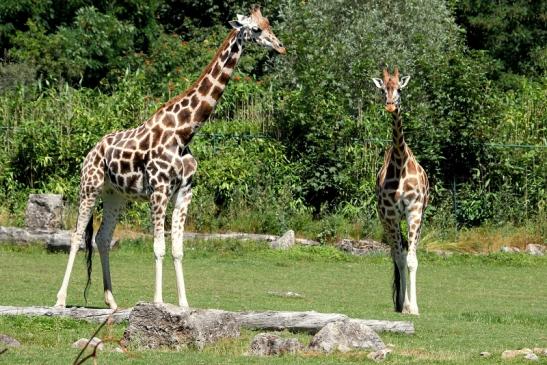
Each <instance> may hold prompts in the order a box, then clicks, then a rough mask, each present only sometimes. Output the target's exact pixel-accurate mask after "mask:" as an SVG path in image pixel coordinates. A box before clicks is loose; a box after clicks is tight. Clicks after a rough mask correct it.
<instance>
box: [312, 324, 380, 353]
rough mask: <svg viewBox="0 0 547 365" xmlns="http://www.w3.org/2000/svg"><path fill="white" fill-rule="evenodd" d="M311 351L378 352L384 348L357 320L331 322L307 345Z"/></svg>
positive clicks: (370, 331)
mask: <svg viewBox="0 0 547 365" xmlns="http://www.w3.org/2000/svg"><path fill="white" fill-rule="evenodd" d="M309 348H310V350H312V351H321V352H327V353H329V352H332V351H335V350H338V351H341V352H348V351H350V350H353V349H362V350H373V351H378V350H382V349H385V348H386V346H385V345H384V342H383V341H382V339H381V338H380V337H379V336H378V335H377V334H376V332H374V331H373V330H372V329H371V328H370V327H369V326H367V325H365V324H363V323H361V322H360V321H359V320H352V319H350V320H346V321H337V322H331V323H329V324H327V325H326V326H325V327H323V328H322V329H321V330H320V331H319V332H317V333H316V334H315V336H314V337H313V339H312V340H311V342H310V345H309Z"/></svg>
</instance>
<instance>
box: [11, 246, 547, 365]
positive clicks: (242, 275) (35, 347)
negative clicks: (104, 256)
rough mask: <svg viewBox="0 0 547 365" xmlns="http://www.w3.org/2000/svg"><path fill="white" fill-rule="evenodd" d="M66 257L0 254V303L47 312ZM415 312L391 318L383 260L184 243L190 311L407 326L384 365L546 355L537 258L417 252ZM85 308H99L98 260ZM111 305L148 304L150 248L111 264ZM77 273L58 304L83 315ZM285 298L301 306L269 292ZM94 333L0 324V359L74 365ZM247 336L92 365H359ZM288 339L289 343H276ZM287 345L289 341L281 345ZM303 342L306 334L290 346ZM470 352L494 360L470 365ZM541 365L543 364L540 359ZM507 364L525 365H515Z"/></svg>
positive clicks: (168, 288)
mask: <svg viewBox="0 0 547 365" xmlns="http://www.w3.org/2000/svg"><path fill="white" fill-rule="evenodd" d="M66 259H67V256H66V254H62V253H47V252H46V251H45V250H43V249H42V248H41V247H37V246H30V247H24V248H19V247H14V246H2V247H0V282H1V283H2V285H1V286H0V304H1V305H20V306H27V305H52V304H54V302H55V295H56V292H57V290H58V287H59V285H60V283H61V279H62V275H63V272H64V269H65V265H66ZM419 259H420V267H419V269H418V301H419V305H420V311H421V316H420V317H417V318H415V317H407V316H402V315H399V314H397V313H394V312H393V311H392V306H391V299H390V298H391V296H390V295H391V292H390V281H391V263H390V260H389V258H388V257H386V256H369V257H364V258H357V257H351V256H347V255H345V254H343V253H340V252H338V251H337V250H336V249H334V248H332V247H313V248H306V247H295V248H293V249H291V250H289V251H286V252H278V251H272V250H270V249H268V248H266V245H263V244H256V243H242V242H238V241H229V242H226V241H224V242H210V241H207V242H191V241H189V242H188V243H187V244H186V248H185V258H184V270H185V276H186V284H187V290H188V299H189V301H190V303H191V305H192V306H195V307H202V308H221V309H226V310H250V309H253V310H268V309H269V310H299V311H304V310H316V311H320V312H337V313H344V314H347V315H349V316H351V317H356V318H368V319H392V320H401V319H402V320H411V321H413V322H414V324H415V327H416V334H415V335H413V336H405V335H398V334H382V335H381V337H382V338H383V340H384V341H385V342H386V343H392V344H394V345H395V351H394V353H393V354H392V356H391V357H390V358H389V359H388V360H387V361H386V362H385V363H386V364H423V363H426V364H435V363H443V364H445V363H448V364H469V363H497V362H499V363H501V360H500V354H501V352H502V351H504V350H506V349H518V348H522V347H530V348H533V347H547V332H546V331H545V329H546V328H547V300H546V299H547V287H546V286H545V278H546V277H547V258H546V257H531V256H526V255H516V254H513V255H509V254H493V255H486V256H471V255H454V256H452V257H449V258H441V257H438V256H435V255H431V254H426V253H422V252H420V254H419ZM94 264H95V266H94V269H95V270H94V273H93V284H92V288H91V291H90V301H89V303H88V306H98V307H103V306H104V304H103V302H102V280H101V276H100V264H99V260H98V256H96V257H95V261H94ZM165 266H166V268H165V271H164V299H165V300H166V301H167V302H170V303H175V302H176V299H175V282H174V273H173V270H172V269H171V265H170V259H169V258H168V259H167V262H166V265H165ZM111 267H112V276H113V284H114V293H115V295H116V300H117V302H118V304H119V305H120V306H121V307H129V306H132V305H134V304H135V303H136V302H138V301H150V300H151V299H152V296H153V281H154V271H153V270H154V260H153V254H152V247H151V244H150V242H149V241H145V240H136V241H125V242H123V243H122V247H121V248H120V249H118V250H115V251H114V252H113V253H112V254H111ZM84 285H85V269H84V263H83V255H82V254H80V255H79V256H78V259H77V262H76V265H75V270H74V273H73V278H72V281H71V285H70V287H69V297H68V304H69V305H76V306H83V305H84V301H83V296H82V292H83V288H84ZM281 291H295V292H298V293H300V294H302V295H303V296H304V298H284V297H280V296H276V295H272V294H270V293H269V292H281ZM95 328H96V326H95V325H92V324H88V323H83V322H78V321H73V320H68V319H52V318H26V317H0V333H5V334H9V335H11V336H13V337H15V338H17V339H18V340H19V341H20V342H21V343H22V347H21V348H19V349H9V350H8V351H7V352H6V353H4V354H2V355H0V363H6V364H8V363H9V364H31V363H32V364H34V363H44V364H67V363H71V362H72V361H73V360H74V359H75V358H76V355H77V352H78V351H77V350H75V349H72V348H70V345H71V344H72V342H74V341H75V340H77V339H78V338H81V337H87V336H89V335H91V333H93V331H94V329H95ZM123 330H124V325H123V324H122V325H115V326H112V327H110V328H106V329H103V331H102V332H101V334H100V335H99V336H100V337H101V336H102V337H103V338H104V337H105V336H108V335H109V336H111V337H112V338H119V337H121V335H122V333H123ZM255 334H256V332H252V331H243V332H242V336H241V338H239V339H236V340H228V341H223V342H221V343H218V344H215V345H212V346H208V347H206V348H205V350H204V351H202V352H197V351H195V350H185V351H182V352H174V351H167V350H162V351H138V350H132V351H131V352H130V353H129V354H119V353H114V352H111V351H109V349H111V348H113V347H114V346H115V345H114V344H113V343H112V344H110V343H109V344H107V350H106V351H104V352H102V353H100V355H99V364H117V363H132V364H150V363H188V364H221V363H222V364H285V363H294V364H338V363H363V362H369V363H370V360H368V359H367V358H366V353H365V352H352V353H349V354H333V355H314V354H302V355H298V356H284V357H280V358H273V359H270V358H269V359H262V358H252V357H247V356H244V355H243V354H244V352H245V351H246V350H247V347H248V344H249V343H250V340H251V339H252V337H253V336H254V335H255ZM284 335H286V336H289V335H291V334H284ZM291 336H292V335H291ZM299 337H300V339H301V340H303V341H309V339H310V337H309V336H307V335H299ZM481 351H489V352H492V353H493V354H494V355H493V357H492V358H491V359H488V360H485V359H481V358H479V353H480V352H481ZM542 361H544V362H545V359H542ZM510 363H511V364H518V363H525V362H524V360H516V361H511V362H510Z"/></svg>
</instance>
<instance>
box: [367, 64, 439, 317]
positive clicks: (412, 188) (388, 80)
mask: <svg viewBox="0 0 547 365" xmlns="http://www.w3.org/2000/svg"><path fill="white" fill-rule="evenodd" d="M383 76H384V77H383V79H377V78H373V79H372V80H373V82H374V84H375V85H376V87H378V88H379V89H381V90H382V92H383V94H384V99H385V109H386V110H387V111H388V112H390V113H391V114H392V116H393V134H392V145H391V146H390V147H389V148H388V149H387V151H386V153H385V156H384V164H383V166H382V168H381V169H380V171H379V173H378V176H377V179H376V196H377V200H378V215H379V217H380V221H381V222H382V226H383V228H384V236H385V238H386V239H387V241H388V243H389V244H390V246H391V257H392V260H393V273H394V275H393V276H394V278H393V301H394V305H395V310H396V311H397V312H403V313H409V314H414V315H418V314H419V310H418V301H417V297H416V272H417V270H418V258H417V256H416V250H417V247H418V241H419V238H420V232H421V227H422V222H423V214H424V210H425V208H426V207H427V203H428V200H429V182H428V179H427V174H426V173H425V171H424V169H423V168H422V166H420V164H419V163H418V161H417V160H416V158H415V157H414V154H413V153H412V151H411V149H410V147H409V146H408V145H407V144H406V142H405V139H404V135H403V125H402V115H401V109H400V106H401V94H400V91H401V89H403V88H404V87H405V86H406V85H407V84H408V82H409V80H410V77H409V76H405V77H401V78H400V79H399V70H398V68H397V66H395V70H394V73H393V75H391V74H390V73H389V71H388V70H387V68H386V69H384V75H383ZM403 220H406V222H407V225H408V228H407V231H408V232H407V237H406V238H405V237H403V234H402V231H401V222H402V221H403ZM407 274H408V283H407Z"/></svg>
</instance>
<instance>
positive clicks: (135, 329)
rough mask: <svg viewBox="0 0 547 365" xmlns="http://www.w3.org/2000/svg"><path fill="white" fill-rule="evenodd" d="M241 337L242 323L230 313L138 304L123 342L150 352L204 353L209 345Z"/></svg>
mask: <svg viewBox="0 0 547 365" xmlns="http://www.w3.org/2000/svg"><path fill="white" fill-rule="evenodd" d="M239 335H240V332H239V322H238V321H237V319H236V317H235V316H234V314H233V313H231V312H226V311H222V310H216V309H182V308H180V307H178V306H175V305H172V304H152V303H138V304H137V305H136V306H135V307H134V308H133V310H132V311H131V315H130V316H129V326H128V327H127V329H126V330H125V333H124V342H125V343H126V344H132V345H135V346H137V347H140V348H148V349H155V348H162V347H166V348H171V349H181V348H187V347H195V348H197V349H200V350H201V349H203V347H204V346H205V345H207V344H210V343H214V342H216V341H218V340H220V339H223V338H230V337H238V336H239Z"/></svg>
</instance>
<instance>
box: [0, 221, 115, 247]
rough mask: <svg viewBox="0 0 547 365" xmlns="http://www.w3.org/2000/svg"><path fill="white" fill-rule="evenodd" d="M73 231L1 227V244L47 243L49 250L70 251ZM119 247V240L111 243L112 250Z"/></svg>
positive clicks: (83, 245)
mask: <svg viewBox="0 0 547 365" xmlns="http://www.w3.org/2000/svg"><path fill="white" fill-rule="evenodd" d="M71 236H72V232H71V231H65V230H52V229H45V228H32V229H30V228H19V227H2V226H0V243H3V242H5V243H8V244H13V243H19V244H30V243H37V242H42V243H45V245H46V247H47V248H48V249H49V250H53V251H56V250H60V251H63V250H64V251H68V250H70V237H71ZM117 246H118V241H117V240H112V241H111V242H110V248H116V247H117ZM93 247H94V248H95V249H96V248H97V245H96V244H95V240H93ZM84 248H85V243H84V242H81V243H80V249H82V250H83V249H84Z"/></svg>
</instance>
